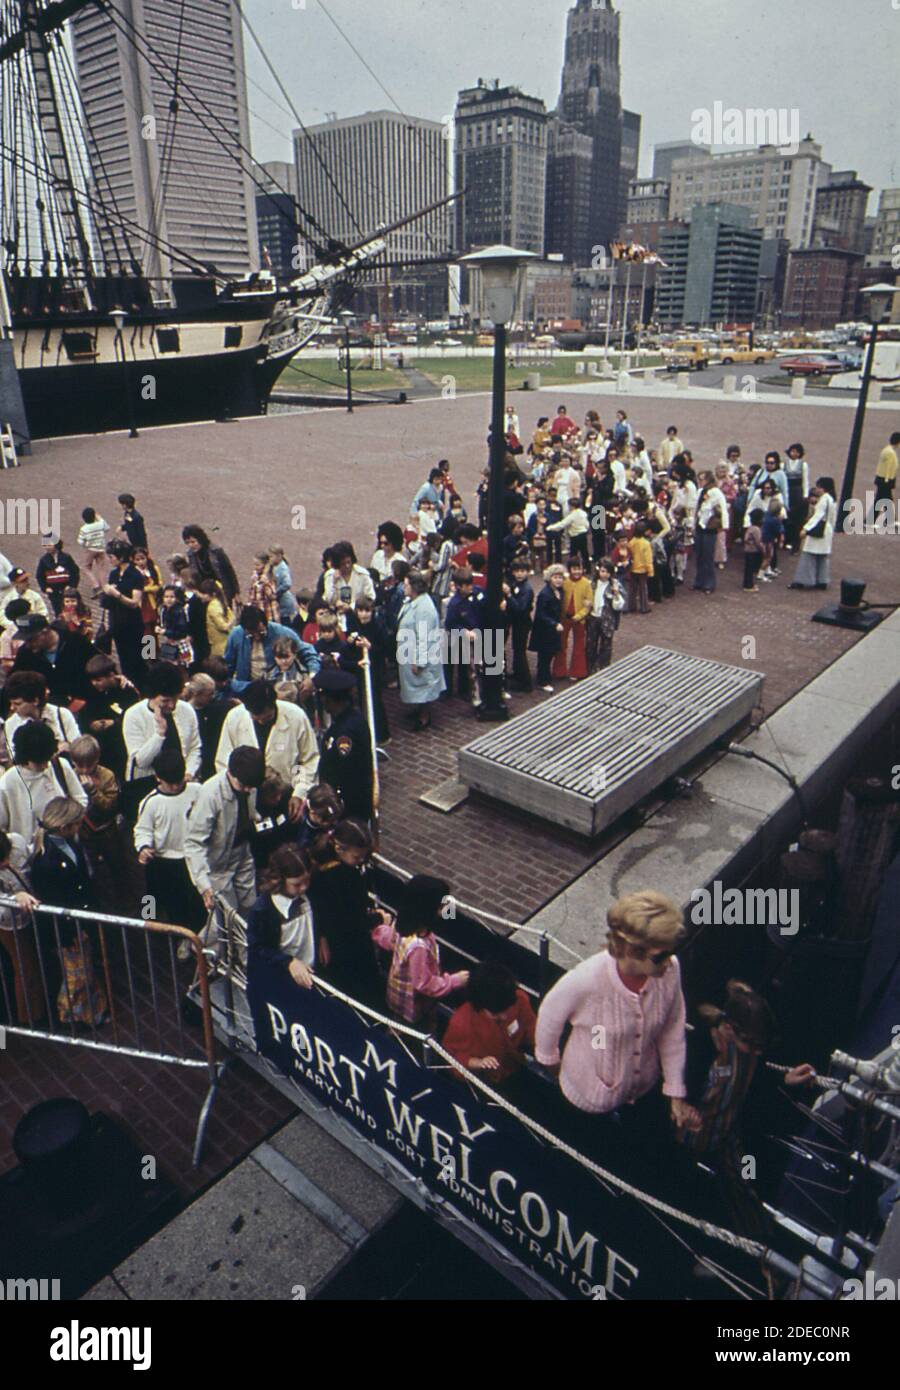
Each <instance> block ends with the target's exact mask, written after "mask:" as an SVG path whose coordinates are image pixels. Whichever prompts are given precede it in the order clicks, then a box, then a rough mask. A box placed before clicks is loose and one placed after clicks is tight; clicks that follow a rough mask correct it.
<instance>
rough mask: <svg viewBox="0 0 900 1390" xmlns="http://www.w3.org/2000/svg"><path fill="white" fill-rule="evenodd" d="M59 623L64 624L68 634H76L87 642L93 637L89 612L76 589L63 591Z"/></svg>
mask: <svg viewBox="0 0 900 1390" xmlns="http://www.w3.org/2000/svg"><path fill="white" fill-rule="evenodd" d="M59 617H60V622H63V623H65V625H66V627H67V628H68V630H69V631H70V632H77V633H78V634H79V635H80V636H82V637H86V638H87V639H88V641H90V640H91V638H92V637H93V635H94V625H93V622H92V621H91V610H90V609H89V608H88V606H87V604H86V603H85V601H84V599H83V598H82V597H81V594H80V593H79V592H78V590H77V589H64V590H63V596H62V607H61V608H60V610H59Z"/></svg>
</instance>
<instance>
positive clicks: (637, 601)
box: [628, 521, 653, 613]
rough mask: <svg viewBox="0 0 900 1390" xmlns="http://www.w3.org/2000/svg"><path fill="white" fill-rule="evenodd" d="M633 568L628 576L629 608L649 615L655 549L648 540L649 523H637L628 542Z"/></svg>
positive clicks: (631, 610)
mask: <svg viewBox="0 0 900 1390" xmlns="http://www.w3.org/2000/svg"><path fill="white" fill-rule="evenodd" d="M628 553H629V555H630V557H631V567H630V571H629V576H628V608H629V611H630V612H632V613H649V612H650V600H649V599H648V597H647V581H648V580H649V579H650V578H651V576H652V574H653V547H652V546H651V544H650V542H649V541H648V540H647V523H646V522H645V521H638V522H636V523H635V527H634V535H633V536H632V537H631V540H630V541H629V542H628Z"/></svg>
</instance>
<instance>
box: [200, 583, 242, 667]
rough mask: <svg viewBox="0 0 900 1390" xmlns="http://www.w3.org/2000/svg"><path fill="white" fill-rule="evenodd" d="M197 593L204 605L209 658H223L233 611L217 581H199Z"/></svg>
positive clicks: (232, 625) (232, 620) (233, 617)
mask: <svg viewBox="0 0 900 1390" xmlns="http://www.w3.org/2000/svg"><path fill="white" fill-rule="evenodd" d="M199 593H200V595H201V596H202V598H203V600H204V602H205V604H206V640H207V642H208V643H209V655H210V656H224V655H225V648H226V646H227V644H228V635H229V633H230V632H231V629H232V628H233V627H234V622H235V614H234V609H233V608H232V607H231V606H230V605H229V603H228V600H227V599H226V597H225V590H224V589H223V588H222V585H221V584H220V583H219V582H218V580H217V579H203V580H201V581H200V587H199Z"/></svg>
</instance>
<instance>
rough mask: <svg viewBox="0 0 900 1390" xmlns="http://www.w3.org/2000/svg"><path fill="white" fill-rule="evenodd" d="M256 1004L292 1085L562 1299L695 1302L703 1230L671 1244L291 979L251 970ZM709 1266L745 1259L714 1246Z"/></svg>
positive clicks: (648, 1219)
mask: <svg viewBox="0 0 900 1390" xmlns="http://www.w3.org/2000/svg"><path fill="white" fill-rule="evenodd" d="M247 997H248V1000H249V1002H250V1007H251V1010H252V1013H253V1019H254V1026H255V1030H256V1040H257V1047H258V1049H259V1051H260V1052H261V1053H262V1054H263V1055H264V1056H265V1057H267V1058H268V1059H269V1060H270V1061H271V1062H272V1063H274V1065H275V1066H276V1067H277V1068H278V1069H279V1071H281V1072H282V1073H283V1075H284V1076H286V1077H288V1078H289V1079H290V1080H291V1081H292V1082H293V1083H294V1084H295V1085H297V1086H299V1087H300V1088H301V1089H302V1090H303V1091H306V1092H308V1093H309V1094H310V1095H312V1096H314V1097H315V1099H316V1101H317V1102H318V1103H319V1104H325V1105H328V1106H329V1107H330V1109H331V1110H332V1111H333V1112H334V1113H335V1114H336V1115H338V1116H340V1118H341V1119H342V1120H343V1121H344V1122H345V1123H346V1124H348V1125H350V1126H352V1128H353V1129H354V1130H356V1132H357V1133H358V1134H361V1135H363V1136H364V1137H365V1139H367V1140H368V1142H369V1143H370V1144H372V1145H373V1146H374V1147H375V1148H377V1149H379V1150H381V1151H382V1152H383V1153H385V1154H388V1155H390V1157H391V1158H392V1159H393V1160H395V1162H396V1163H398V1164H400V1165H401V1167H402V1168H403V1169H404V1170H405V1172H406V1174H407V1175H408V1176H409V1178H410V1179H411V1180H413V1181H415V1183H416V1184H417V1185H421V1186H424V1187H425V1188H426V1189H428V1191H429V1192H430V1193H431V1194H433V1196H434V1197H436V1198H440V1199H442V1200H443V1201H444V1202H446V1203H448V1204H449V1206H450V1207H451V1208H452V1209H453V1211H454V1212H455V1213H456V1214H458V1215H459V1216H460V1217H462V1218H464V1219H465V1220H466V1221H468V1222H469V1223H471V1225H472V1226H475V1227H477V1228H479V1229H480V1230H481V1231H482V1232H484V1233H485V1234H486V1235H488V1236H490V1237H491V1238H492V1239H493V1240H494V1241H495V1242H498V1243H499V1244H500V1245H501V1246H502V1247H503V1248H504V1249H505V1251H507V1252H508V1254H509V1255H510V1256H511V1257H512V1258H513V1259H514V1260H516V1261H517V1262H518V1263H519V1264H520V1265H522V1266H524V1267H525V1268H526V1269H527V1270H529V1271H530V1272H531V1273H533V1274H534V1275H536V1276H538V1277H539V1278H540V1279H541V1280H543V1281H544V1282H545V1283H546V1284H548V1285H550V1286H551V1287H552V1288H553V1289H554V1290H555V1291H557V1292H558V1293H559V1294H560V1295H561V1296H562V1297H564V1298H567V1299H585V1300H591V1299H594V1300H602V1299H614V1300H620V1299H635V1298H636V1299H659V1298H666V1299H671V1298H684V1297H690V1296H691V1294H690V1290H691V1286H692V1284H693V1280H692V1278H691V1271H692V1268H693V1265H694V1261H695V1259H696V1251H697V1249H698V1248H699V1247H700V1246H701V1245H702V1248H703V1250H704V1253H706V1252H709V1251H710V1249H711V1242H707V1241H705V1240H704V1241H702V1242H701V1241H699V1240H698V1235H699V1233H698V1232H697V1231H696V1230H693V1229H685V1230H682V1231H681V1232H680V1234H681V1236H682V1237H683V1238H684V1237H686V1238H687V1239H686V1241H685V1240H684V1239H682V1240H681V1241H680V1240H678V1239H676V1238H675V1236H674V1235H673V1234H672V1231H673V1230H674V1229H677V1223H676V1222H675V1221H673V1220H672V1218H670V1217H668V1216H664V1217H663V1218H662V1219H660V1218H658V1217H657V1216H656V1215H654V1214H652V1213H651V1212H650V1211H649V1210H648V1209H647V1207H646V1206H645V1205H644V1204H643V1203H642V1202H640V1201H639V1200H637V1199H636V1198H634V1197H631V1196H629V1195H626V1194H622V1193H620V1192H617V1191H616V1190H615V1189H614V1188H612V1187H609V1186H608V1185H607V1184H606V1183H604V1182H602V1181H601V1180H599V1179H598V1178H596V1177H595V1176H594V1175H593V1174H592V1173H590V1172H588V1171H587V1170H586V1169H584V1168H583V1167H582V1166H581V1165H580V1164H578V1163H577V1162H576V1161H575V1160H574V1159H572V1158H570V1157H568V1156H567V1155H565V1154H562V1153H560V1152H559V1151H558V1150H555V1149H554V1148H552V1147H551V1146H550V1145H548V1144H546V1143H544V1142H543V1141H542V1140H540V1139H539V1138H537V1137H536V1136H535V1135H534V1134H533V1133H532V1132H531V1131H530V1130H529V1129H528V1128H527V1127H526V1126H525V1125H524V1124H522V1123H521V1122H520V1121H518V1120H517V1119H516V1118H515V1117H514V1116H511V1115H509V1114H507V1112H506V1111H504V1110H503V1109H501V1108H500V1107H498V1106H497V1105H494V1104H491V1103H488V1102H487V1099H486V1098H482V1096H481V1095H480V1093H476V1092H475V1089H474V1088H473V1087H470V1086H469V1085H467V1084H465V1083H464V1082H461V1081H457V1080H454V1079H453V1078H452V1074H451V1073H448V1072H447V1071H443V1070H434V1069H432V1067H431V1066H429V1067H425V1066H424V1065H422V1066H420V1065H418V1064H417V1063H416V1062H415V1060H413V1058H412V1057H411V1056H410V1054H409V1052H408V1051H407V1049H406V1048H405V1047H404V1046H402V1045H401V1044H400V1043H398V1041H397V1039H396V1037H395V1036H392V1035H391V1034H390V1032H389V1031H388V1029H387V1028H386V1027H385V1026H382V1025H378V1024H374V1025H373V1022H372V1021H370V1020H368V1019H367V1018H366V1016H365V1015H364V1014H362V1013H358V1012H357V1011H356V1010H355V1009H353V1008H352V1007H351V1006H349V1005H347V1004H345V1003H343V1002H342V1001H341V1000H339V999H336V998H334V997H333V996H330V995H328V994H326V993H325V992H323V991H320V990H318V989H312V990H306V989H301V988H299V987H298V986H297V985H295V984H294V982H293V981H292V980H291V979H290V976H289V975H288V974H287V972H286V971H285V970H283V969H279V968H278V967H274V966H272V967H270V966H268V965H260V966H257V967H255V968H254V969H253V970H252V971H251V973H250V978H249V982H248V991H247ZM412 1045H413V1046H414V1047H415V1046H418V1044H416V1043H415V1041H414V1040H412ZM430 1059H431V1060H432V1061H433V1062H436V1063H438V1064H442V1063H443V1059H442V1058H441V1057H440V1056H438V1055H436V1054H435V1053H434V1052H431V1053H430ZM623 1176H625V1177H627V1174H624V1175H623ZM421 1186H420V1190H421ZM691 1246H693V1249H691V1248H690V1247H691ZM714 1258H715V1259H716V1260H717V1261H718V1262H720V1263H722V1264H725V1263H730V1262H731V1261H733V1260H735V1259H737V1258H739V1256H738V1255H737V1253H736V1252H735V1251H732V1250H729V1249H728V1248H727V1247H724V1246H721V1245H718V1244H717V1245H715V1247H714Z"/></svg>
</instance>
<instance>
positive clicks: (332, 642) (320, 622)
mask: <svg viewBox="0 0 900 1390" xmlns="http://www.w3.org/2000/svg"><path fill="white" fill-rule="evenodd" d="M316 627H317V630H318V634H319V635H318V637H317V638H316V640H315V642H314V643H313V646H314V647H315V649H316V651H317V652H318V653H319V658H320V660H321V663H322V667H323V669H324V668H325V667H326V666H341V667H344V668H345V669H346V661H345V657H344V647H345V642H344V638H343V637H342V635H341V630H340V625H339V622H338V616H337V614H336V613H332V611H331V609H330V608H320V609H319V611H318V613H317V614H316ZM352 667H353V662H352V660H351V661H350V668H351V669H352Z"/></svg>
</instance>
